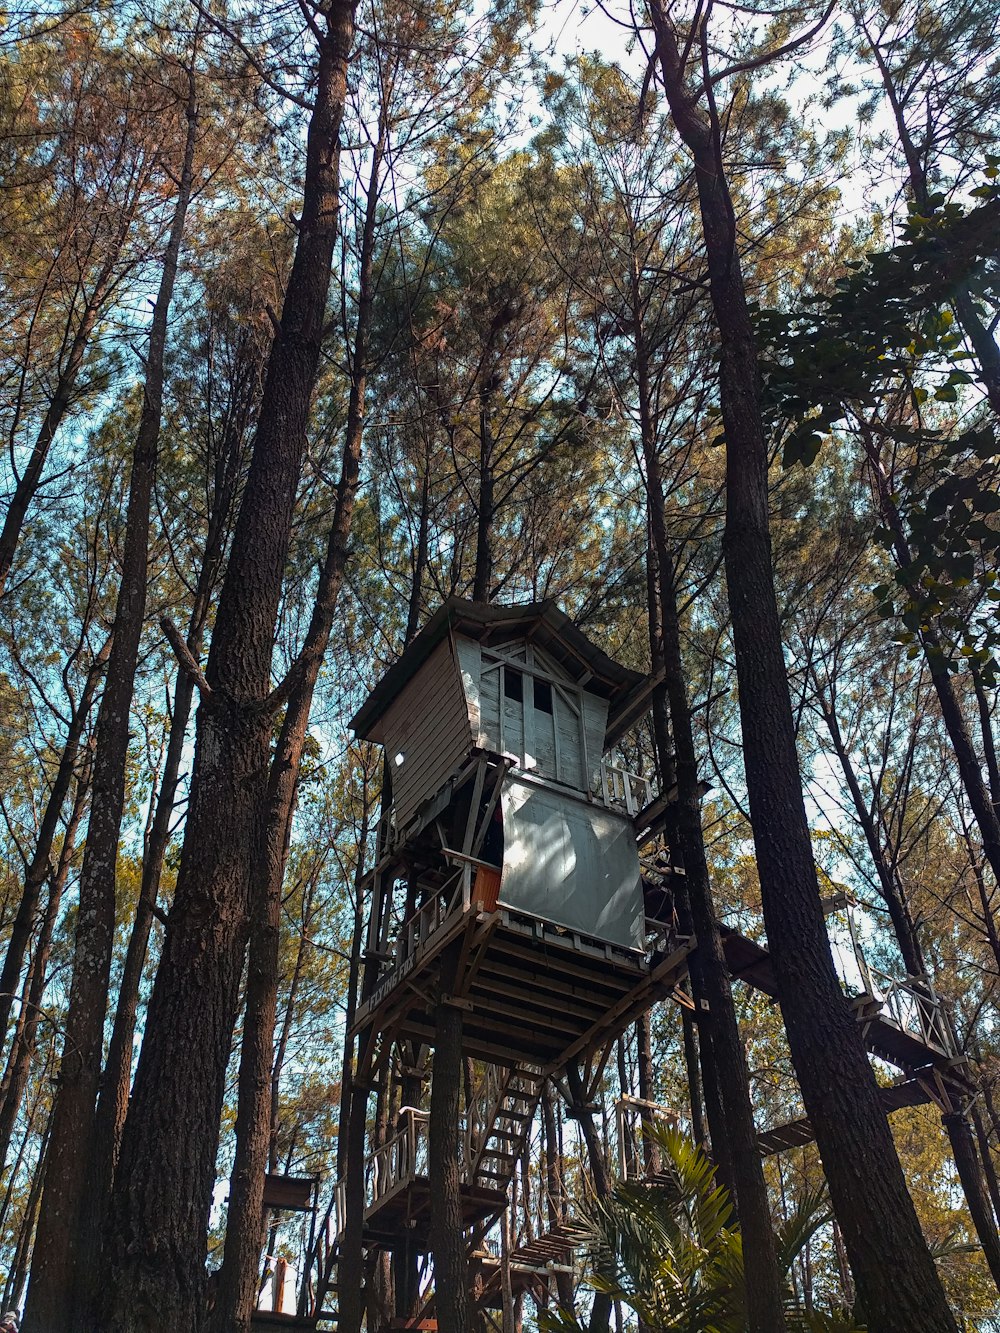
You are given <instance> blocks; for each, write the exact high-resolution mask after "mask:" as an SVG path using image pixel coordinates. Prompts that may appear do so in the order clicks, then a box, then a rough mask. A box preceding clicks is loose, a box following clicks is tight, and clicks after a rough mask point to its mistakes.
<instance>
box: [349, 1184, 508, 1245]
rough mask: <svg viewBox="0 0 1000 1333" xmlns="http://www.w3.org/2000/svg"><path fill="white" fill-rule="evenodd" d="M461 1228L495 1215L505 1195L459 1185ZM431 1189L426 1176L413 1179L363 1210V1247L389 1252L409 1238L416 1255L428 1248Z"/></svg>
mask: <svg viewBox="0 0 1000 1333" xmlns="http://www.w3.org/2000/svg"><path fill="white" fill-rule="evenodd" d="M461 1193H462V1219H463V1226H466V1227H470V1226H473V1225H474V1224H475V1223H477V1222H482V1221H484V1220H485V1219H487V1218H491V1217H494V1216H496V1214H497V1213H499V1212H501V1211H502V1210H503V1209H504V1208H506V1206H507V1195H506V1192H504V1191H500V1190H494V1189H483V1188H482V1187H481V1186H478V1185H469V1184H466V1183H464V1182H463V1184H462V1185H461ZM433 1198H434V1190H433V1188H432V1186H431V1182H430V1181H429V1180H428V1179H427V1177H426V1176H413V1177H411V1178H410V1179H409V1180H408V1181H406V1182H405V1183H404V1184H402V1185H400V1186H398V1187H397V1188H396V1189H395V1190H393V1191H392V1192H391V1193H389V1194H385V1195H383V1196H382V1197H381V1198H380V1199H376V1201H375V1202H374V1203H373V1204H370V1205H369V1207H368V1208H367V1209H366V1211H365V1221H364V1237H365V1244H366V1245H377V1246H379V1248H381V1249H387V1250H391V1249H393V1248H394V1247H396V1246H398V1245H401V1244H402V1243H403V1241H404V1240H406V1239H407V1238H409V1240H410V1243H411V1244H412V1245H413V1246H414V1247H415V1248H416V1249H417V1250H418V1251H419V1252H420V1253H425V1252H426V1251H427V1250H428V1249H429V1248H430V1221H431V1211H432V1206H433Z"/></svg>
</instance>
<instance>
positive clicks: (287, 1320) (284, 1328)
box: [250, 1310, 318, 1333]
mask: <svg viewBox="0 0 1000 1333" xmlns="http://www.w3.org/2000/svg"><path fill="white" fill-rule="evenodd" d="M317 1323H318V1319H317V1318H316V1317H315V1316H313V1315H297V1314H279V1313H278V1312H277V1310H254V1312H253V1314H252V1315H251V1316H250V1325H251V1327H252V1328H255V1329H259V1330H260V1333H271V1331H272V1330H273V1333H278V1330H279V1329H280V1330H281V1333H291V1330H293V1329H303V1330H308V1333H313V1331H314V1330H315V1328H316V1324H317Z"/></svg>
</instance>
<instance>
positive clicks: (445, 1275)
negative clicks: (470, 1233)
mask: <svg viewBox="0 0 1000 1333" xmlns="http://www.w3.org/2000/svg"><path fill="white" fill-rule="evenodd" d="M455 961H456V960H455V959H454V956H453V957H452V958H451V959H447V960H446V965H445V967H444V968H443V969H442V971H443V973H444V974H445V975H447V974H449V973H451V972H453V969H454V964H455ZM448 964H451V966H448ZM434 1037H435V1041H434V1064H433V1069H432V1074H431V1110H430V1129H429V1139H430V1175H431V1179H432V1180H433V1181H434V1187H435V1199H434V1208H433V1209H432V1211H431V1225H430V1240H431V1251H432V1253H433V1255H434V1294H435V1303H436V1306H437V1318H438V1329H439V1330H440V1333H470V1326H471V1324H470V1316H469V1293H468V1281H469V1272H468V1262H467V1257H466V1253H465V1242H464V1238H463V1235H462V1194H461V1183H460V1181H461V1177H460V1164H459V1149H460V1135H459V1100H460V1095H461V1089H462V1010H461V1009H460V1008H458V1007H457V1006H456V1005H454V1004H447V1003H443V1002H440V1003H439V1004H438V1005H437V1008H436V1010H435V1032H434Z"/></svg>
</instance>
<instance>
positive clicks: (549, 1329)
mask: <svg viewBox="0 0 1000 1333" xmlns="http://www.w3.org/2000/svg"><path fill="white" fill-rule="evenodd" d="M650 1132H651V1134H652V1136H653V1138H654V1139H655V1141H656V1144H657V1146H658V1148H659V1151H660V1154H661V1159H662V1163H661V1177H662V1183H660V1181H658V1182H657V1183H656V1184H655V1185H653V1184H648V1183H645V1182H634V1181H633V1182H626V1183H623V1184H620V1185H618V1186H617V1187H616V1188H615V1190H614V1191H613V1193H612V1194H611V1196H610V1197H609V1198H607V1199H595V1200H593V1201H591V1202H590V1203H589V1204H588V1205H587V1206H586V1208H585V1209H584V1210H583V1222H584V1225H585V1226H586V1227H587V1228H588V1230H589V1232H590V1238H591V1239H590V1254H591V1261H592V1265H593V1270H594V1271H593V1273H592V1275H591V1277H590V1285H591V1286H592V1287H593V1288H594V1289H595V1291H598V1292H605V1293H607V1294H608V1295H609V1296H611V1297H613V1298H614V1299H615V1300H619V1301H621V1302H623V1304H625V1305H626V1306H627V1307H628V1308H629V1309H630V1310H633V1311H634V1312H635V1314H636V1315H637V1316H638V1318H639V1319H640V1320H641V1321H642V1323H643V1324H645V1325H646V1326H647V1327H649V1328H650V1329H652V1330H656V1331H657V1333H659V1331H660V1330H663V1333H667V1331H668V1330H669V1331H670V1333H743V1330H744V1329H745V1327H746V1321H745V1287H744V1273H743V1246H742V1242H741V1239H740V1231H739V1227H738V1226H735V1225H732V1223H731V1219H732V1216H733V1206H732V1203H731V1202H730V1199H729V1195H728V1193H727V1192H726V1190H725V1189H723V1188H722V1187H721V1186H719V1185H717V1184H716V1183H715V1168H714V1166H713V1164H712V1162H711V1161H710V1159H709V1158H708V1157H707V1156H706V1154H705V1153H704V1152H703V1151H702V1150H701V1149H700V1148H698V1147H697V1146H696V1145H695V1144H694V1143H692V1142H691V1141H690V1140H689V1139H688V1138H686V1137H685V1135H684V1134H682V1133H681V1132H680V1131H678V1130H675V1129H669V1128H666V1127H664V1126H656V1127H654V1128H653V1129H652V1130H651V1131H650ZM829 1220H830V1212H829V1209H828V1207H827V1204H826V1194H825V1189H824V1188H823V1187H820V1188H817V1189H814V1190H811V1191H806V1192H805V1193H804V1194H803V1195H802V1196H801V1197H800V1199H799V1200H798V1202H797V1204H796V1205H795V1207H794V1208H793V1210H792V1211H791V1213H790V1214H789V1216H788V1218H787V1219H786V1220H785V1222H784V1223H783V1225H782V1226H781V1228H780V1229H779V1232H778V1236H777V1240H778V1253H779V1262H780V1264H781V1266H782V1269H783V1271H784V1272H786V1273H787V1272H788V1270H789V1269H790V1268H791V1265H792V1263H793V1262H794V1260H795V1258H796V1257H797V1255H798V1254H799V1253H800V1252H801V1251H802V1250H803V1249H804V1247H805V1246H806V1244H807V1243H808V1242H809V1240H810V1239H811V1238H812V1237H813V1236H814V1235H815V1234H816V1232H817V1231H818V1230H819V1229H820V1228H821V1227H823V1226H824V1225H825V1224H826V1223H827V1222H829ZM787 1322H788V1327H789V1329H797V1330H801V1331H802V1333H807V1330H814V1331H815V1333H856V1330H857V1329H858V1327H859V1326H858V1325H856V1324H855V1323H854V1321H853V1320H852V1319H851V1318H850V1317H849V1316H848V1315H847V1314H845V1313H844V1312H842V1311H837V1310H815V1309H814V1310H812V1311H804V1310H802V1309H800V1307H799V1305H798V1302H797V1301H796V1300H795V1299H794V1297H793V1296H792V1294H791V1293H789V1297H788V1310H787ZM541 1323H542V1328H543V1329H544V1330H545V1333H582V1325H581V1324H580V1322H579V1321H578V1320H577V1318H576V1316H575V1315H573V1314H571V1313H570V1312H568V1311H566V1310H558V1311H555V1312H543V1313H542V1315H541Z"/></svg>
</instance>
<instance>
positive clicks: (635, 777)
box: [600, 759, 654, 819]
mask: <svg viewBox="0 0 1000 1333" xmlns="http://www.w3.org/2000/svg"><path fill="white" fill-rule="evenodd" d="M600 794H601V796H602V797H603V800H604V804H605V805H607V806H610V808H611V809H613V810H624V811H625V813H626V814H627V815H629V816H630V817H631V818H632V819H634V818H635V816H636V815H637V814H639V812H640V811H642V810H645V808H646V806H647V805H649V803H650V801H652V799H653V795H654V792H653V784H652V783H651V782H650V780H649V778H644V777H643V776H642V775H641V774H640V773H630V772H629V771H628V769H627V768H622V767H620V766H619V765H618V764H612V763H609V762H608V760H607V759H602V760H601V793H600Z"/></svg>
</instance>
